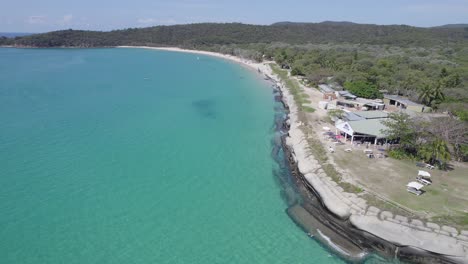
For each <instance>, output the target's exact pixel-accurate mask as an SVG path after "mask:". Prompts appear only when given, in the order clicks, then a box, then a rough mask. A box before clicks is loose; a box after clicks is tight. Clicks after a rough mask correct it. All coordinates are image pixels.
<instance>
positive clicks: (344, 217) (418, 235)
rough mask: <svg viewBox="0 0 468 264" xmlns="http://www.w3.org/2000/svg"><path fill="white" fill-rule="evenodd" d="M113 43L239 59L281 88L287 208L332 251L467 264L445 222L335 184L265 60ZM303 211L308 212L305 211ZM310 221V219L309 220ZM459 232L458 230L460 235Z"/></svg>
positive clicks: (467, 251) (463, 246)
mask: <svg viewBox="0 0 468 264" xmlns="http://www.w3.org/2000/svg"><path fill="white" fill-rule="evenodd" d="M117 48H143V49H153V50H162V51H172V52H184V53H192V54H200V55H208V56H213V57H217V58H222V59H226V60H230V61H233V62H236V63H239V64H240V65H242V66H247V67H249V68H250V69H251V70H256V71H258V72H259V73H261V74H263V75H265V76H266V77H268V78H269V79H270V80H271V81H272V82H273V84H274V85H276V86H277V88H278V90H279V91H280V96H281V101H282V103H283V105H284V106H285V109H286V110H287V117H286V120H285V124H284V125H283V127H287V128H288V129H287V131H286V133H285V135H284V138H283V140H282V143H283V148H284V151H285V152H287V153H286V154H287V155H285V158H286V159H288V163H289V165H290V170H291V174H292V176H293V177H295V179H296V185H297V187H298V189H299V190H300V192H301V193H300V195H301V196H302V198H303V200H304V202H303V203H302V204H299V205H294V206H295V207H294V206H291V207H290V208H288V210H287V213H288V214H289V215H290V217H291V218H292V220H293V221H294V222H296V224H298V225H299V226H301V227H302V229H303V230H304V231H306V230H314V229H315V230H319V229H317V228H316V227H315V226H316V225H317V224H322V228H328V229H329V230H332V231H334V235H333V234H332V235H331V238H329V237H328V236H322V237H321V236H320V233H321V232H320V233H318V235H316V237H317V238H319V240H320V241H321V242H322V243H324V244H326V245H328V246H329V247H330V248H334V247H335V246H338V247H340V246H341V247H340V250H337V249H336V248H335V249H334V251H335V252H336V253H337V254H338V255H340V256H342V257H343V258H344V259H347V260H350V261H362V260H364V259H365V256H366V255H367V251H368V250H371V252H376V253H379V254H381V255H383V256H385V257H387V258H398V259H401V260H405V261H411V262H415V263H433V262H437V263H468V240H467V241H466V242H464V241H462V240H459V239H458V237H456V236H455V235H454V234H453V233H450V232H448V231H453V230H450V228H449V227H447V228H445V229H444V227H442V228H440V227H439V226H437V225H436V227H434V228H432V229H431V228H428V227H425V226H421V225H422V223H418V222H415V221H411V222H409V221H408V219H407V218H406V217H401V216H395V217H393V215H392V213H390V212H385V213H386V214H385V215H382V214H381V213H383V212H381V211H380V210H379V209H378V208H375V207H372V206H367V203H366V201H365V200H363V199H362V198H359V197H356V195H355V194H350V193H346V192H344V191H343V189H342V188H341V187H339V186H337V185H336V183H335V182H334V181H333V180H332V179H331V178H329V177H328V176H327V175H326V174H325V173H324V171H323V170H322V169H321V165H320V164H319V162H318V161H317V160H315V158H314V157H313V156H312V155H310V154H309V153H308V151H307V146H305V144H304V141H305V139H306V135H305V134H304V132H302V130H301V126H303V125H304V124H302V123H301V122H300V121H299V120H298V113H299V110H298V108H297V105H296V103H295V101H294V98H293V97H292V95H291V94H290V93H289V91H288V89H287V88H286V87H285V85H284V83H283V82H282V80H281V79H280V78H279V77H278V76H276V75H275V74H274V73H273V71H272V69H271V67H270V66H269V65H267V64H266V63H265V62H262V63H257V62H253V61H249V60H245V59H241V58H238V57H235V56H232V55H226V54H220V53H216V52H209V51H200V50H188V49H181V48H174V47H144V46H119V47H117ZM298 206H299V207H298ZM291 208H292V209H291ZM301 208H302V209H301ZM304 211H305V212H307V213H308V215H307V214H304ZM388 213H390V215H389V214H388ZM317 215H318V217H317ZM301 216H302V217H301ZM310 217H312V218H310ZM311 219H312V221H311ZM314 221H316V222H315V224H311V222H314ZM419 222H420V221H419ZM437 230H439V231H438V232H437ZM455 232H456V230H455ZM464 235H465V234H464V233H463V234H461V235H460V236H464ZM467 238H468V237H467ZM332 240H333V241H332ZM337 241H338V242H337ZM345 245H347V246H345ZM344 247H349V248H348V249H347V248H344ZM357 249H362V252H366V254H362V252H361V253H359V252H358V250H357ZM340 251H344V252H348V251H350V252H354V254H352V255H350V254H343V252H340ZM356 252H357V253H356Z"/></svg>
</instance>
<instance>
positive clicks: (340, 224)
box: [273, 89, 460, 264]
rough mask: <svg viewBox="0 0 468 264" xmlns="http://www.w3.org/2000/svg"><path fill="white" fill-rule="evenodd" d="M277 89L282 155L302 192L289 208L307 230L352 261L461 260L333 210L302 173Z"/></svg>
mask: <svg viewBox="0 0 468 264" xmlns="http://www.w3.org/2000/svg"><path fill="white" fill-rule="evenodd" d="M274 92H275V93H277V94H275V101H277V102H280V103H281V104H282V106H283V111H284V112H285V113H286V114H285V115H284V117H283V118H282V120H275V122H276V130H277V131H279V132H280V134H281V138H280V142H279V144H280V146H278V147H277V148H281V150H282V152H283V155H282V158H283V159H284V161H283V162H284V163H285V164H286V166H287V169H288V173H287V174H288V177H290V178H291V179H290V180H291V182H292V183H293V185H294V186H293V188H294V190H295V192H296V195H298V196H299V198H294V197H285V199H286V200H287V201H289V202H288V205H289V207H288V209H286V212H287V214H288V215H289V217H290V218H291V219H292V220H293V221H294V222H295V223H296V224H297V225H298V226H299V227H300V228H301V229H302V230H304V232H306V233H308V234H309V235H310V236H313V237H314V238H316V239H317V240H318V241H319V242H321V243H322V244H324V245H326V246H327V247H328V248H329V249H331V250H332V251H333V252H334V253H335V254H337V255H338V256H339V257H341V258H342V259H344V260H345V261H347V262H351V263H362V262H364V261H366V260H367V259H368V258H373V259H375V260H380V261H384V262H407V263H443V264H445V263H447V264H451V263H455V264H456V263H460V262H458V261H456V260H453V259H451V258H450V257H449V256H445V255H440V254H435V253H431V252H428V251H425V250H421V249H418V248H413V247H408V246H399V245H395V244H393V243H391V242H388V241H386V240H384V239H381V238H379V237H377V236H375V235H373V234H370V233H368V232H366V231H363V230H360V229H357V228H356V227H354V226H353V225H352V224H351V223H350V221H349V219H340V218H339V217H337V216H336V215H334V214H333V213H332V212H330V211H329V210H328V209H327V207H326V206H325V205H324V203H323V201H322V198H321V197H320V195H319V194H318V193H317V191H316V190H315V189H314V187H313V186H311V185H310V184H309V183H308V182H307V180H306V179H305V178H304V175H302V174H301V173H300V171H299V169H298V166H297V164H296V161H295V159H294V156H293V152H292V150H291V149H290V147H289V146H288V145H287V144H286V137H287V136H288V132H289V128H290V124H289V117H288V114H289V107H288V105H287V103H286V102H285V101H284V98H283V94H282V91H281V89H275V90H274ZM276 144H278V142H276ZM276 144H275V145H276ZM276 151H279V150H276ZM273 155H275V153H273ZM277 158H278V157H277ZM286 196H287V194H286ZM289 196H291V195H289ZM318 230H319V231H318ZM325 237H326V238H328V239H326V238H325ZM330 242H332V243H330ZM333 245H334V246H333ZM371 256H372V257H371Z"/></svg>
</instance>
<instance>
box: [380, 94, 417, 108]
mask: <svg viewBox="0 0 468 264" xmlns="http://www.w3.org/2000/svg"><path fill="white" fill-rule="evenodd" d="M384 98H386V99H390V100H395V101H397V102H399V103H401V104H404V105H414V106H423V105H422V104H418V103H415V102H413V101H411V100H409V99H408V98H406V97H402V96H399V95H390V94H384Z"/></svg>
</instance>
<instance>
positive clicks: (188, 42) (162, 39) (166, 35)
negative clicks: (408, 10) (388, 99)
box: [0, 22, 468, 47]
mask: <svg viewBox="0 0 468 264" xmlns="http://www.w3.org/2000/svg"><path fill="white" fill-rule="evenodd" d="M467 41H468V29H467V28H459V27H457V28H417V27H410V26H404V25H392V26H380V25H365V24H354V23H349V22H323V23H288V22H282V23H276V24H273V25H270V26H262V25H246V24H239V23H228V24H217V23H203V24H189V25H174V26H157V27H149V28H138V29H125V30H115V31H110V32H97V31H81V30H64V31H56V32H50V33H45V34H37V35H33V36H26V37H21V38H16V39H14V40H7V39H3V40H1V41H0V44H4V45H5V44H13V45H23V46H35V47H58V46H74V47H101V46H118V45H179V46H180V45H183V46H194V47H196V46H201V45H213V44H249V43H271V42H283V43H289V44H306V43H315V44H318V43H322V44H323V43H337V42H338V43H343V42H345V43H356V44H357V43H359V44H379V45H380V44H386V45H398V46H408V45H418V46H430V45H442V44H447V43H459V42H467Z"/></svg>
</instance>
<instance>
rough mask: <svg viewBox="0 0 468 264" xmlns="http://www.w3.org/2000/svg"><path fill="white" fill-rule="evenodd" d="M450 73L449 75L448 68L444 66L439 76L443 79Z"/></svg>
mask: <svg viewBox="0 0 468 264" xmlns="http://www.w3.org/2000/svg"><path fill="white" fill-rule="evenodd" d="M448 75H449V74H448V71H447V68H445V67H444V68H442V70H440V74H439V77H440V78H441V79H443V78H445V77H447V76H448Z"/></svg>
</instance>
